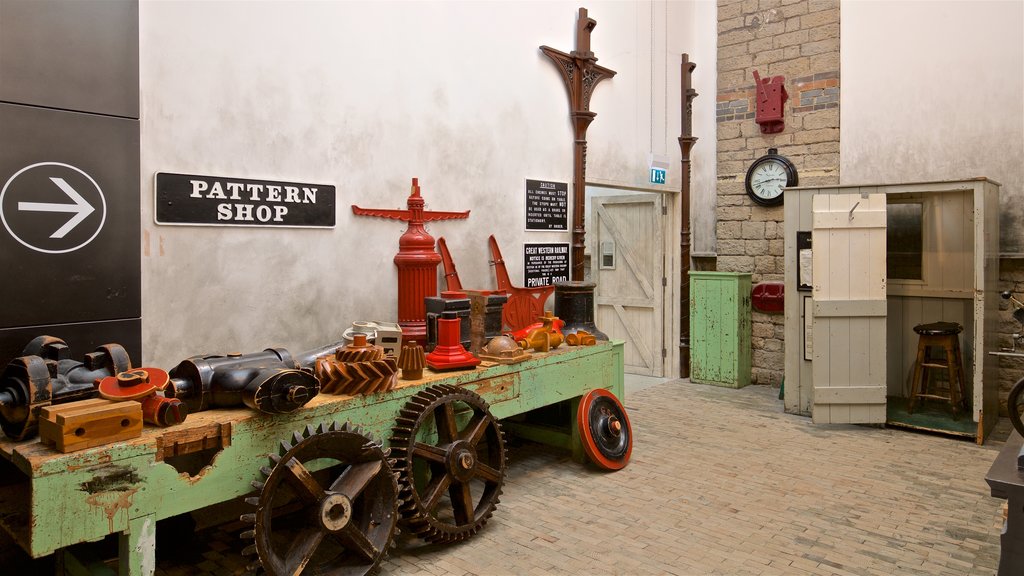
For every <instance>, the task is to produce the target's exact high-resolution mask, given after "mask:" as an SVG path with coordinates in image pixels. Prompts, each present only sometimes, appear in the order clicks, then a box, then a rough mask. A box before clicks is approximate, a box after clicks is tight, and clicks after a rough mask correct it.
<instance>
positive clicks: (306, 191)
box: [189, 180, 317, 204]
mask: <svg viewBox="0 0 1024 576" xmlns="http://www.w3.org/2000/svg"><path fill="white" fill-rule="evenodd" d="M189 183H191V184H192V193H191V194H189V197H191V198H215V199H217V200H228V199H231V200H241V199H242V194H241V193H242V191H243V190H244V191H245V192H248V193H249V200H251V201H253V202H260V201H264V202H283V203H285V204H316V192H317V188H316V187H307V186H303V187H302V188H301V189H300V188H299V187H298V186H277V185H275V184H267V185H266V186H264V185H263V184H243V183H241V182H231V181H230V180H227V181H224V182H221V181H220V180H214V181H213V186H210V185H209V184H207V183H206V182H204V181H202V180H189ZM225 189H226V190H227V191H228V192H230V193H231V195H230V196H228V195H227V194H225V192H224V190H225ZM282 192H283V193H284V195H283V196H282Z"/></svg>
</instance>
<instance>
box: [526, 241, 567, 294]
mask: <svg viewBox="0 0 1024 576" xmlns="http://www.w3.org/2000/svg"><path fill="white" fill-rule="evenodd" d="M523 269H524V271H525V274H524V276H525V278H524V283H523V285H524V286H526V287H527V288H534V287H537V286H549V285H551V284H554V283H555V282H565V281H567V280H569V243H568V242H554V243H549V244H541V243H527V244H524V245H523Z"/></svg>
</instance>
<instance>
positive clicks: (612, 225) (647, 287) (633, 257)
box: [589, 194, 667, 377]
mask: <svg viewBox="0 0 1024 576" xmlns="http://www.w3.org/2000/svg"><path fill="white" fill-rule="evenodd" d="M591 204H592V215H591V222H592V224H591V225H590V226H589V228H590V234H591V244H590V246H591V263H590V269H591V278H592V279H593V280H594V281H595V282H597V288H596V289H595V292H594V294H595V299H596V303H595V304H596V305H595V308H596V310H595V318H594V320H595V323H596V324H597V327H598V328H600V329H601V331H602V332H604V333H605V334H607V335H608V337H609V338H611V339H613V340H623V341H625V346H624V348H625V350H624V356H625V371H626V372H628V373H630V374H644V375H647V376H658V377H660V376H663V375H664V373H665V335H664V326H665V324H664V312H665V284H666V282H665V280H664V277H665V250H664V240H665V236H664V234H665V231H664V226H665V222H664V221H665V220H666V219H667V217H666V216H664V215H663V214H662V205H663V204H662V198H661V195H660V194H631V195H628V196H596V197H593V198H592V199H591Z"/></svg>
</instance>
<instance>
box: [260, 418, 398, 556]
mask: <svg viewBox="0 0 1024 576" xmlns="http://www.w3.org/2000/svg"><path fill="white" fill-rule="evenodd" d="M388 456H389V451H388V450H385V449H383V447H382V446H381V445H380V444H379V443H378V442H375V441H374V440H373V439H372V438H371V437H370V436H369V435H368V434H366V433H364V432H363V431H362V430H361V429H359V428H356V427H350V426H349V424H348V423H345V424H342V425H340V426H339V425H338V424H337V423H332V424H330V425H325V424H321V425H320V426H319V427H318V428H316V429H314V428H313V427H312V426H307V427H306V429H305V430H303V431H302V432H296V433H295V434H294V435H293V436H292V438H290V439H289V440H285V441H282V442H281V447H280V454H270V455H269V458H270V466H265V467H263V468H260V472H261V473H262V474H263V476H264V478H265V480H264V481H262V482H261V481H254V482H253V483H252V485H253V487H254V488H256V490H258V491H259V495H258V496H253V497H249V498H246V499H245V501H246V502H247V503H248V504H251V505H253V506H255V507H256V511H255V512H254V513H251V514H243V515H242V516H241V521H242V522H246V523H249V524H251V525H252V526H253V529H252V530H247V531H245V532H243V533H242V538H244V539H255V543H253V544H252V545H250V546H247V547H246V548H245V550H243V551H242V553H243V554H245V555H249V556H251V555H257V556H258V558H256V559H255V560H256V561H255V562H254V563H252V564H251V565H250V566H249V567H248V568H249V572H250V573H259V572H260V569H261V568H262V570H263V571H265V572H266V573H267V574H269V575H270V576H278V575H285V574H287V575H289V576H291V575H296V574H317V575H332V576H352V575H359V574H367V573H369V572H371V571H374V570H375V569H376V568H377V567H378V566H379V565H380V562H381V561H382V560H383V559H384V557H385V555H386V554H387V552H388V550H389V548H392V547H394V545H395V536H396V535H397V533H398V528H397V523H398V506H399V502H400V500H399V488H398V478H397V474H396V473H395V471H394V469H393V465H394V462H395V461H394V460H392V459H389V458H388Z"/></svg>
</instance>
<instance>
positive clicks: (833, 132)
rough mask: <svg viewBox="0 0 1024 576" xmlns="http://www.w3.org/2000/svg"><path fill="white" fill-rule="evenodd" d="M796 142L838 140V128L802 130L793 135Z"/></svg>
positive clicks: (807, 142) (809, 142)
mask: <svg viewBox="0 0 1024 576" xmlns="http://www.w3.org/2000/svg"><path fill="white" fill-rule="evenodd" d="M794 140H795V141H796V143H797V144H811V143H814V142H826V141H838V140H839V129H838V128H819V129H818V130H802V131H800V132H797V133H796V134H795V135H794Z"/></svg>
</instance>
